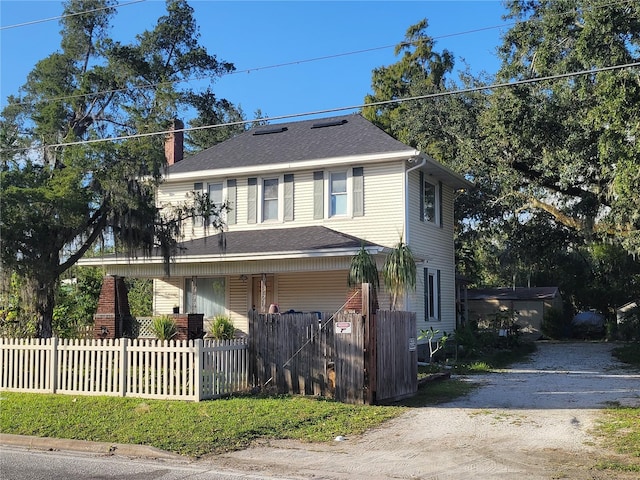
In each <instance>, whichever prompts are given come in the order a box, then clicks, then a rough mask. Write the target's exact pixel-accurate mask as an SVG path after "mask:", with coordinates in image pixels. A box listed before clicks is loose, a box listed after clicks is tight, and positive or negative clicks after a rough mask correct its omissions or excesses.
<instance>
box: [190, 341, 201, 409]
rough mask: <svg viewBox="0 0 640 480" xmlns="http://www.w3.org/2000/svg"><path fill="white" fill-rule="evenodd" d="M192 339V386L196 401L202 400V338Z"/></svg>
mask: <svg viewBox="0 0 640 480" xmlns="http://www.w3.org/2000/svg"><path fill="white" fill-rule="evenodd" d="M192 341H193V346H194V347H195V349H194V353H193V369H194V372H193V386H194V390H195V392H193V393H195V395H196V401H198V402H199V401H200V400H202V396H203V395H202V358H203V356H202V348H203V340H202V339H201V338H197V339H195V340H192Z"/></svg>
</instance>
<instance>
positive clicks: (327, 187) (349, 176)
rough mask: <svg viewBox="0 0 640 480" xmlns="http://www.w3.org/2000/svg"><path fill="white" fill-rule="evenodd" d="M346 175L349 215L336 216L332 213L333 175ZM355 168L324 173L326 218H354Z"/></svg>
mask: <svg viewBox="0 0 640 480" xmlns="http://www.w3.org/2000/svg"><path fill="white" fill-rule="evenodd" d="M332 173H346V174H347V175H346V182H347V213H345V214H338V215H334V214H333V212H331V174H332ZM352 177H353V168H346V169H340V170H338V169H334V170H325V171H324V211H325V214H324V215H325V218H327V219H331V218H352V217H353V178H352Z"/></svg>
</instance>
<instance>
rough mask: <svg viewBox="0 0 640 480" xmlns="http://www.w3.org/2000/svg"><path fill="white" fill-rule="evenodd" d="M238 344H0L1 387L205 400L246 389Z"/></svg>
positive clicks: (242, 345)
mask: <svg viewBox="0 0 640 480" xmlns="http://www.w3.org/2000/svg"><path fill="white" fill-rule="evenodd" d="M248 357H249V350H248V345H247V342H246V340H245V339H236V340H202V339H199V340H188V341H187V340H184V341H181V340H177V341H174V340H171V341H160V340H148V339H147V340H130V339H126V338H121V339H116V340H97V339H91V340H85V339H72V340H67V339H58V338H49V339H7V338H2V339H0V375H1V377H0V390H5V391H16V392H17V391H19V392H41V393H64V394H73V395H111V396H121V397H124V396H127V397H141V398H156V399H176V400H194V401H200V400H206V399H212V398H219V397H221V396H224V395H228V394H231V393H235V392H241V391H245V390H247V389H248V387H249V382H248V377H249V374H248V369H249V360H248Z"/></svg>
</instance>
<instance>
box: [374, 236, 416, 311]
mask: <svg viewBox="0 0 640 480" xmlns="http://www.w3.org/2000/svg"><path fill="white" fill-rule="evenodd" d="M382 279H383V281H384V286H385V287H386V288H387V291H388V292H389V295H391V302H390V303H391V310H395V309H396V306H397V303H398V298H399V297H401V296H402V295H404V294H405V293H407V292H408V291H409V289H411V290H415V288H416V262H415V260H414V258H413V253H411V249H410V248H409V245H407V244H406V243H404V242H403V241H402V237H400V241H399V242H398V243H397V244H396V246H395V247H394V249H393V250H392V251H391V252H390V253H389V255H387V258H386V260H385V262H384V265H383V266H382Z"/></svg>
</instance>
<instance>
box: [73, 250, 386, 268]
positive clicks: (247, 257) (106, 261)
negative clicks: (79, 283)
mask: <svg viewBox="0 0 640 480" xmlns="http://www.w3.org/2000/svg"><path fill="white" fill-rule="evenodd" d="M365 250H367V251H368V252H369V253H370V254H371V255H376V254H379V253H385V252H386V250H387V249H386V248H384V247H381V246H378V245H372V246H367V247H365ZM359 251H360V247H346V248H328V249H318V250H299V251H289V252H261V253H251V254H246V253H237V254H226V253H216V254H207V255H189V254H178V255H176V256H175V257H174V258H173V259H172V260H171V263H172V264H177V263H208V262H250V261H258V260H265V259H269V260H293V259H297V258H329V257H351V256H354V255H356V254H357V253H358V252H359ZM163 263H164V258H162V257H160V256H158V255H155V256H151V257H142V258H141V257H138V258H128V257H118V258H104V257H91V258H86V259H81V260H80V262H79V263H78V264H79V265H81V266H102V265H148V264H155V265H159V264H163Z"/></svg>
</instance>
